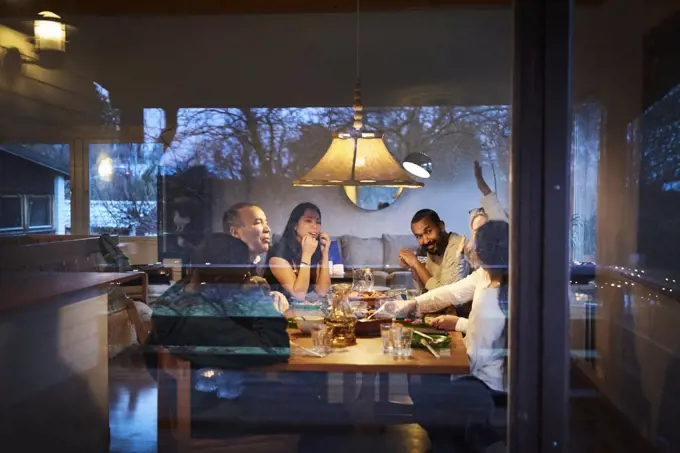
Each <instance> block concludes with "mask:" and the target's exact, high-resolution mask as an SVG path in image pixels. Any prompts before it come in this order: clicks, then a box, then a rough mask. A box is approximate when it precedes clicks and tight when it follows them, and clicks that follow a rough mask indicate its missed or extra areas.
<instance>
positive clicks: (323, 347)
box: [312, 325, 331, 355]
mask: <svg viewBox="0 0 680 453" xmlns="http://www.w3.org/2000/svg"><path fill="white" fill-rule="evenodd" d="M312 350H313V351H314V352H316V353H317V354H323V355H326V354H330V352H331V331H330V329H328V327H326V326H324V325H315V326H314V327H312Z"/></svg>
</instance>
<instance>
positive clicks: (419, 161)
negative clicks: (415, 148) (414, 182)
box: [402, 153, 432, 178]
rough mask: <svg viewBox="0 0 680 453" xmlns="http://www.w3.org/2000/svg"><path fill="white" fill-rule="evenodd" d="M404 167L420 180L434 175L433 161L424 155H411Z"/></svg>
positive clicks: (403, 164) (407, 157)
mask: <svg viewBox="0 0 680 453" xmlns="http://www.w3.org/2000/svg"><path fill="white" fill-rule="evenodd" d="M402 166H403V167H404V168H405V169H406V171H408V172H409V173H411V174H412V175H414V176H417V177H418V178H429V177H430V175H431V174H432V159H430V157H429V156H428V155H426V154H423V153H411V154H409V155H408V156H406V159H404V162H403V163H402Z"/></svg>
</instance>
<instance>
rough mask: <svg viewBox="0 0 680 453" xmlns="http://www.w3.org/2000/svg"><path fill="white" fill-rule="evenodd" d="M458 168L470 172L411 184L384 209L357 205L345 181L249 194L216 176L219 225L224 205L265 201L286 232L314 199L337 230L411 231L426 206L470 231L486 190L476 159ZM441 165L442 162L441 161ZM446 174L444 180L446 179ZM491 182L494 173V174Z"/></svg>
mask: <svg viewBox="0 0 680 453" xmlns="http://www.w3.org/2000/svg"><path fill="white" fill-rule="evenodd" d="M462 167H464V168H461V169H460V170H459V171H458V173H463V172H464V171H467V170H466V169H467V168H469V169H470V170H469V171H468V172H467V174H460V175H452V176H451V178H450V179H449V180H448V181H447V179H448V178H438V179H439V180H438V181H432V182H428V181H425V187H423V188H422V189H406V190H405V191H404V194H403V195H402V196H401V197H400V198H399V199H398V200H397V201H396V202H394V203H393V204H392V205H391V206H389V207H388V208H386V209H383V210H380V211H364V210H362V209H360V208H358V207H356V206H355V205H354V204H352V202H350V200H349V199H348V198H347V196H346V195H345V192H344V191H343V189H342V188H340V187H323V188H310V187H293V186H292V185H290V183H287V184H284V185H283V186H282V187H278V186H274V185H273V184H268V185H261V186H260V187H258V188H256V189H255V190H254V191H253V195H252V196H251V197H250V199H249V200H246V199H245V198H244V197H243V196H242V195H240V194H239V189H240V188H239V187H234V186H233V185H232V184H231V183H228V182H225V181H216V182H215V186H214V192H213V196H214V203H213V231H221V229H222V216H223V214H224V211H226V209H227V208H228V207H229V206H230V205H231V204H233V203H236V202H238V201H251V202H254V203H257V204H259V205H260V206H261V207H262V208H263V209H264V211H265V213H266V215H267V218H268V219H269V225H270V226H271V228H272V230H273V231H274V232H275V233H281V232H283V228H284V227H285V224H286V220H287V219H288V215H289V214H290V212H291V210H292V209H293V208H294V207H295V205H296V204H298V203H301V202H304V201H310V202H312V203H314V204H316V205H317V206H319V208H320V209H321V214H322V222H323V229H324V230H325V231H327V232H328V233H329V234H330V235H331V236H339V235H344V234H351V235H355V236H359V237H378V236H381V235H382V234H383V233H385V234H410V233H411V229H410V223H411V218H412V217H413V214H415V212H416V211H418V210H419V209H423V208H430V209H434V210H435V211H437V212H438V213H439V215H440V216H441V217H442V219H443V220H444V222H446V226H447V229H448V230H450V231H455V232H457V233H461V234H468V232H469V225H468V211H469V210H470V209H472V208H475V207H479V206H480V198H481V193H480V192H479V190H478V189H477V185H476V184H475V181H474V178H473V176H472V164H471V163H469V164H468V163H466V164H463V165H462ZM435 171H436V167H435ZM442 179H443V180H442ZM488 179H489V184H490V185H492V178H491V176H490V175H489V178H488ZM498 184H499V186H498V189H499V197H500V198H501V202H502V203H503V204H504V206H507V199H508V190H507V184H506V183H502V182H501V181H500V180H499V181H498Z"/></svg>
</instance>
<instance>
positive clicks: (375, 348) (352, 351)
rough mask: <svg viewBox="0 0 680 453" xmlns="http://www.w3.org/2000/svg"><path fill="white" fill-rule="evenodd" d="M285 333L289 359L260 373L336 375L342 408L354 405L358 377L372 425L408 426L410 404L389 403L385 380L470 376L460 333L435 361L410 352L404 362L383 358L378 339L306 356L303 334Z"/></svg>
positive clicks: (421, 351) (307, 344)
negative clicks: (368, 406) (288, 345)
mask: <svg viewBox="0 0 680 453" xmlns="http://www.w3.org/2000/svg"><path fill="white" fill-rule="evenodd" d="M288 334H289V336H290V338H291V356H290V359H289V360H288V362H286V363H279V364H275V365H269V366H267V367H265V368H264V370H266V371H268V372H324V373H329V374H330V373H339V374H341V376H342V403H343V404H345V405H353V404H355V403H356V402H357V399H356V397H355V396H356V395H357V375H358V374H361V376H362V379H361V384H360V387H359V399H361V398H362V397H361V395H368V398H369V399H370V401H364V402H366V403H368V405H370V406H371V407H372V410H373V414H374V415H373V417H374V420H375V421H380V423H382V424H393V423H397V424H399V423H411V422H412V421H411V420H412V415H413V414H412V410H413V407H412V405H410V404H401V403H395V402H393V401H391V400H390V387H391V385H390V376H394V375H406V377H407V379H408V380H409V381H411V380H412V379H419V378H420V376H422V375H426V374H430V375H431V374H441V375H465V374H468V373H469V372H470V363H469V360H468V356H467V352H466V350H465V345H464V344H463V337H462V335H461V334H460V332H450V333H449V335H450V336H451V343H450V346H449V347H448V348H446V349H443V350H438V352H439V356H440V357H439V358H437V357H435V356H434V355H433V354H432V353H431V352H430V351H428V350H427V349H420V348H412V353H411V356H410V357H396V356H394V355H392V354H389V353H384V352H383V346H382V338H380V337H368V338H361V337H359V338H357V340H356V341H357V343H356V344H355V345H353V346H348V347H344V348H337V349H331V352H330V354H327V355H323V357H319V356H317V355H314V354H313V353H311V352H309V351H310V350H311V351H313V345H312V339H311V338H310V336H309V335H304V334H302V333H301V332H300V331H299V330H297V329H289V330H288ZM264 370H263V371H264ZM376 377H377V379H375V378H376ZM376 381H377V382H376ZM376 383H377V392H376ZM327 385H328V386H329V387H330V385H331V381H330V380H327ZM328 390H329V389H327V391H326V392H325V394H326V398H327V399H326V401H327V402H328V403H330V394H331V393H332V392H329V391H328ZM376 396H377V398H376Z"/></svg>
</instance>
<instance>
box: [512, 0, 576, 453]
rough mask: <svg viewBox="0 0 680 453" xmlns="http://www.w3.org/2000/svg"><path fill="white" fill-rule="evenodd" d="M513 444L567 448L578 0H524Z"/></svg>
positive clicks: (516, 94) (526, 449)
mask: <svg viewBox="0 0 680 453" xmlns="http://www.w3.org/2000/svg"><path fill="white" fill-rule="evenodd" d="M513 6H514V8H513V16H514V46H513V47H514V62H513V75H514V79H513V99H512V136H511V140H512V152H511V164H510V199H511V203H510V204H511V209H510V211H511V226H510V234H511V239H510V247H511V253H510V332H509V333H510V335H509V350H510V360H509V362H510V370H509V371H510V372H509V384H510V388H509V409H508V418H509V423H508V447H509V451H510V452H513V453H536V452H567V451H568V443H569V429H568V426H569V401H568V388H569V342H568V334H569V299H568V291H569V217H570V194H571V178H570V163H571V152H570V142H571V69H572V61H571V60H572V55H571V46H572V28H573V23H572V18H573V0H515V2H514V4H513Z"/></svg>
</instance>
